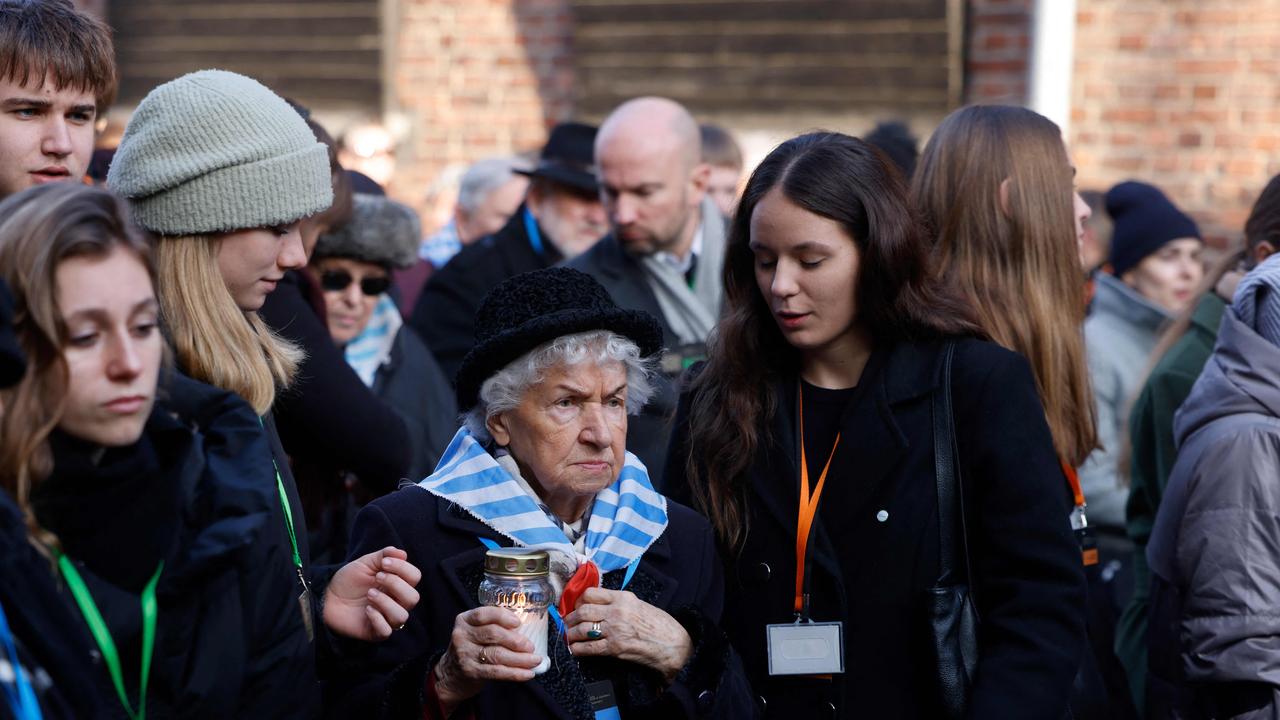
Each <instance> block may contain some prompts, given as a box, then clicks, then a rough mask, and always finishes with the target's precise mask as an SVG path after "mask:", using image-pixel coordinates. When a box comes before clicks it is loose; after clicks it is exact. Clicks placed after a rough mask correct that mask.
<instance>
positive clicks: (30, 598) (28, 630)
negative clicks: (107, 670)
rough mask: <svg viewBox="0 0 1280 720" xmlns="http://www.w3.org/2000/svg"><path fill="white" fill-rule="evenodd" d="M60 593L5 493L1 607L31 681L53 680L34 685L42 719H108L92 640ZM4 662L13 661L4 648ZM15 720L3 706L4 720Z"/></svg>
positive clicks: (0, 514)
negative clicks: (39, 675) (40, 677)
mask: <svg viewBox="0 0 1280 720" xmlns="http://www.w3.org/2000/svg"><path fill="white" fill-rule="evenodd" d="M59 593H60V591H59V588H58V581H57V579H56V578H55V577H54V576H53V574H52V568H51V566H50V564H49V561H48V560H47V559H46V558H44V557H43V556H41V555H40V553H38V552H36V549H35V547H34V546H33V545H32V544H31V541H30V540H29V539H28V538H27V523H26V520H25V519H24V518H23V517H22V511H21V510H19V509H18V506H17V504H15V503H14V502H13V499H12V498H10V497H9V495H8V493H5V492H4V491H3V490H0V607H3V608H4V614H5V617H6V619H7V620H8V621H9V629H10V632H12V633H13V639H14V642H15V645H16V649H17V651H18V659H19V664H20V665H21V666H22V669H23V672H25V673H26V678H27V680H28V681H31V680H32V679H33V678H35V677H36V675H37V673H44V674H45V675H47V676H48V679H49V681H48V683H47V684H42V683H39V682H32V686H33V690H35V692H36V701H37V702H38V703H39V704H40V711H41V714H42V715H43V717H45V718H49V719H50V720H54V719H61V718H66V719H68V720H70V719H71V718H98V717H103V715H104V713H105V708H106V707H107V706H106V699H104V698H102V697H100V696H99V694H98V687H97V685H96V684H95V683H96V680H95V679H94V678H95V676H96V673H97V672H98V670H96V669H95V668H94V662H93V649H94V646H93V639H92V638H91V637H89V631H88V629H87V628H86V626H85V624H84V621H83V620H81V619H80V615H79V614H78V613H76V611H75V609H74V608H72V607H71V606H69V605H68V604H67V603H66V602H64V601H63V599H62V597H61V595H60V594H59ZM0 657H3V658H4V659H5V660H8V661H10V662H12V658H9V657H8V654H7V653H6V652H5V650H4V648H0ZM12 717H13V715H12V714H11V712H10V710H9V706H8V705H7V704H3V703H0V718H5V719H6V720H7V719H8V718H12Z"/></svg>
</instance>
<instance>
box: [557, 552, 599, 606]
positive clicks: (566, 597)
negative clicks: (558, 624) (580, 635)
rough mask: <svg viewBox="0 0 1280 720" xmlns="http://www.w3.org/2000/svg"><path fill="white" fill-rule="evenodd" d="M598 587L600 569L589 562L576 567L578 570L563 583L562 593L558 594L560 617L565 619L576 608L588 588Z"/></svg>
mask: <svg viewBox="0 0 1280 720" xmlns="http://www.w3.org/2000/svg"><path fill="white" fill-rule="evenodd" d="M593 587H600V568H598V567H596V564H595V563H593V562H591V561H590V560H588V561H586V562H584V563H582V564H581V565H579V566H578V570H577V571H576V572H574V573H573V577H571V578H569V582H567V583H565V586H564V592H562V593H560V616H561V617H565V616H567V615H568V614H569V613H571V612H573V611H574V609H576V608H577V606H578V598H580V597H582V593H584V592H586V591H587V589H588V588H593Z"/></svg>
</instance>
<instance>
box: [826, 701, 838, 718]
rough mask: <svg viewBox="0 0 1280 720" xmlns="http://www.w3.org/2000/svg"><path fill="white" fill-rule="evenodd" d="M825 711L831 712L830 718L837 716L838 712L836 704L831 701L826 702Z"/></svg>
mask: <svg viewBox="0 0 1280 720" xmlns="http://www.w3.org/2000/svg"><path fill="white" fill-rule="evenodd" d="M827 712H829V713H831V714H830V717H831V720H835V718H837V717H839V714H838V713H837V712H836V704H835V703H833V702H829V703H827Z"/></svg>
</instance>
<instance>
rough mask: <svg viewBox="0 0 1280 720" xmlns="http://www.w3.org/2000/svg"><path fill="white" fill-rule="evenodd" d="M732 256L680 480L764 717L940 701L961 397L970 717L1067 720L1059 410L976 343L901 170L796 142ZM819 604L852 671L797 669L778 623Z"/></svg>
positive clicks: (840, 145) (995, 350)
mask: <svg viewBox="0 0 1280 720" xmlns="http://www.w3.org/2000/svg"><path fill="white" fill-rule="evenodd" d="M725 267H726V269H725V305H726V311H725V316H724V319H723V320H722V321H721V324H720V326H719V328H718V329H717V332H716V335H715V338H714V342H713V343H712V344H711V346H710V353H709V356H708V360H707V361H706V363H705V365H703V366H700V367H698V368H695V370H694V371H692V373H691V375H692V379H691V381H690V382H689V384H688V387H687V388H686V390H685V392H684V394H683V396H682V399H681V404H680V410H679V413H678V415H677V419H676V423H677V425H676V429H675V434H674V436H673V443H672V450H671V454H670V459H669V461H668V465H667V470H666V478H667V483H668V485H667V489H668V491H669V492H670V493H671V494H672V496H673V497H676V498H677V499H680V498H688V499H689V500H690V501H691V502H692V503H693V504H694V506H695V507H697V508H698V509H700V510H701V511H702V512H704V513H705V514H706V515H707V516H708V517H709V518H710V520H711V522H712V525H713V527H714V528H715V530H716V532H717V535H718V537H719V540H720V543H721V548H722V558H723V561H724V564H725V568H726V573H727V579H728V580H727V583H726V586H727V587H728V588H730V592H728V593H726V599H725V610H724V621H723V624H724V627H725V629H726V631H727V632H728V633H729V635H730V637H731V638H732V639H733V640H734V642H735V644H736V646H737V648H738V649H739V651H740V652H741V653H742V655H743V659H744V662H745V664H746V668H747V673H748V675H749V676H750V678H751V680H752V682H753V685H754V687H755V689H756V692H757V693H758V694H759V696H760V697H759V702H760V706H761V708H762V710H763V712H764V714H765V715H766V716H769V717H897V718H916V717H919V718H926V717H928V718H932V717H941V716H942V707H943V702H942V698H941V693H940V690H939V682H938V672H939V663H937V662H936V661H935V660H934V659H933V651H932V646H931V644H930V643H931V637H932V636H931V625H930V615H929V602H928V596H929V594H930V589H931V588H934V587H935V585H937V584H938V581H939V574H940V555H941V551H940V542H942V541H944V540H946V541H948V542H951V543H957V542H959V537H958V535H955V534H949V535H948V537H946V538H944V537H942V535H941V534H940V531H939V526H938V523H939V518H940V514H939V507H938V495H937V484H936V475H935V473H936V470H937V466H936V464H935V462H936V460H937V459H936V458H935V453H934V447H935V445H934V440H935V436H934V415H933V407H934V404H933V401H934V399H935V396H937V397H938V398H939V400H941V397H942V395H940V393H944V391H949V392H947V393H946V394H949V395H950V396H951V398H952V399H951V403H952V410H953V423H954V433H955V441H954V442H955V444H954V455H955V469H956V471H957V474H958V476H959V477H960V478H961V480H962V485H963V492H962V499H963V506H964V515H963V517H964V520H965V522H964V524H963V525H959V526H958V527H962V528H964V536H965V538H966V540H967V548H968V553H967V556H968V563H967V568H957V569H956V572H957V573H959V574H960V575H961V576H963V577H964V578H965V579H966V580H967V582H968V584H969V586H970V588H971V590H972V592H973V597H974V598H975V599H976V606H977V611H978V615H979V616H980V617H981V628H980V630H979V638H980V641H979V642H978V647H979V648H980V650H979V656H978V658H977V670H976V675H975V676H974V677H975V681H974V684H973V686H972V688H971V690H970V692H969V695H968V697H967V705H968V712H969V716H971V717H1005V718H1018V717H1035V718H1058V717H1061V716H1062V715H1063V712H1064V711H1065V709H1066V705H1067V697H1068V692H1069V689H1070V686H1071V680H1072V676H1073V675H1074V671H1075V667H1076V666H1077V665H1078V663H1079V659H1080V652H1081V650H1082V648H1083V640H1084V629H1083V615H1082V613H1081V611H1080V608H1081V606H1082V604H1083V587H1084V586H1083V576H1082V573H1081V570H1080V563H1079V555H1078V552H1077V551H1076V549H1075V543H1074V541H1073V539H1072V536H1071V530H1070V527H1069V526H1068V524H1067V521H1066V518H1067V513H1068V511H1069V506H1068V502H1067V499H1066V497H1065V496H1064V495H1063V494H1062V493H1061V492H1058V491H1057V490H1058V487H1059V485H1058V483H1059V482H1060V481H1061V480H1060V479H1061V472H1060V470H1059V467H1058V461H1057V459H1056V453H1055V451H1054V447H1053V440H1052V438H1051V436H1050V433H1049V428H1048V426H1047V424H1046V423H1045V419H1044V409H1043V408H1042V406H1041V405H1040V400H1039V397H1038V395H1037V392H1036V386H1035V381H1034V379H1033V377H1032V374H1031V371H1030V369H1029V367H1028V365H1027V362H1026V361H1025V360H1024V359H1022V358H1021V357H1019V356H1018V355H1015V354H1014V353H1012V352H1009V351H1007V350H1004V349H1002V348H1000V347H998V346H996V345H994V344H991V343H988V342H985V341H983V340H981V339H979V338H982V337H984V335H985V333H984V332H983V330H982V329H981V327H980V326H979V325H978V323H977V321H976V320H975V319H974V315H973V313H972V311H971V310H970V308H969V307H968V305H967V304H966V303H965V301H964V300H963V299H962V298H960V297H958V296H957V295H955V294H954V292H953V291H952V290H950V289H949V288H948V287H947V286H945V285H943V284H941V283H940V282H939V281H938V280H937V279H936V277H935V275H934V274H933V273H932V272H931V269H930V267H929V264H928V253H927V248H926V246H925V243H924V240H923V237H922V236H921V234H920V232H919V230H918V228H917V226H916V222H915V220H914V217H913V213H912V210H911V207H910V205H909V203H908V200H907V191H906V188H905V187H904V186H903V184H902V181H901V180H900V178H899V175H898V173H896V172H894V171H892V170H891V169H890V168H889V166H888V165H887V164H886V162H885V160H884V159H883V157H882V156H881V155H880V153H878V152H877V151H875V150H874V149H873V148H871V147H870V146H869V145H867V144H866V143H864V142H862V141H861V140H857V139H855V138H851V137H848V136H845V135H839V134H831V133H813V134H809V135H803V136H801V137H798V138H795V139H792V140H790V141H788V142H786V143H783V144H782V145H780V146H779V147H778V148H776V149H775V150H774V151H773V152H772V153H771V154H770V155H769V157H768V158H766V159H765V161H764V162H763V163H762V164H761V165H760V166H759V167H758V168H757V169H756V171H755V172H754V173H753V175H752V177H751V180H750V181H749V182H748V184H747V188H746V191H745V193H744V195H743V198H742V201H741V203H740V205H739V207H738V211H737V214H736V215H735V217H734V221H733V226H732V230H731V239H730V243H729V248H728V254H727V257H726V263H725ZM948 365H949V366H950V369H949V371H948V370H947V366H948ZM945 378H950V385H949V386H944V382H945V380H944V379H945ZM939 419H940V420H941V419H942V418H941V417H939ZM944 442H945V440H944ZM797 486H799V487H800V493H797V491H796V487H797ZM811 486H812V487H813V488H814V491H813V493H809V488H810V487H811ZM819 493H820V494H819ZM798 497H799V499H800V502H798ZM819 501H820V502H819ZM947 517H948V518H951V519H952V520H954V519H956V518H953V517H952V516H951V515H948V516H947ZM810 522H811V524H810ZM797 528H811V532H797ZM798 616H804V617H805V619H812V620H813V621H815V622H834V623H840V624H841V626H840V627H841V631H842V633H843V658H844V662H843V668H840V667H835V666H833V667H832V668H831V669H830V670H825V671H814V670H812V669H811V670H809V672H808V674H804V675H785V674H782V672H780V671H784V670H785V668H782V667H780V666H781V665H783V664H784V663H783V662H782V660H783V658H782V657H781V655H782V654H783V653H785V652H786V650H785V647H783V645H785V642H786V641H785V639H783V640H781V641H780V642H782V643H783V645H778V644H776V643H777V642H779V641H777V640H776V636H775V642H774V643H770V642H768V641H766V627H767V626H769V625H770V624H789V623H792V622H793V621H795V620H796V619H797V617H798ZM826 627H827V628H830V627H832V626H826ZM769 632H770V634H774V633H776V632H777V629H771V630H770V631H769ZM824 632H828V633H831V632H833V631H832V630H830V629H828V630H825V631H824ZM783 634H784V635H785V634H786V633H785V632H784V633H783ZM832 637H833V636H831V635H828V638H829V639H830V638H832ZM837 665H838V664H837ZM771 666H773V669H772V671H771ZM771 672H772V673H774V674H771ZM823 675H825V677H822V676H823Z"/></svg>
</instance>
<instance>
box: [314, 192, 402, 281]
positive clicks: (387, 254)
mask: <svg viewBox="0 0 1280 720" xmlns="http://www.w3.org/2000/svg"><path fill="white" fill-rule="evenodd" d="M352 200H353V205H352V208H351V220H350V221H349V222H348V223H347V224H346V225H343V226H342V227H340V228H338V229H336V230H334V231H333V232H329V233H325V234H324V235H321V236H320V240H319V241H317V242H316V251H315V255H314V257H315V258H317V259H319V258H327V257H340V258H350V259H352V260H360V261H362V262H367V263H372V264H374V265H384V266H387V267H393V268H408V267H412V266H413V265H414V263H416V262H418V245H419V244H420V243H421V242H422V223H421V222H420V221H419V220H418V214H417V213H416V212H414V211H413V210H412V209H410V208H409V207H407V206H405V205H402V204H400V203H398V202H396V201H395V200H391V199H389V198H385V197H382V196H379V195H365V194H361V193H357V194H356V195H355V196H354V197H353V198H352Z"/></svg>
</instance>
